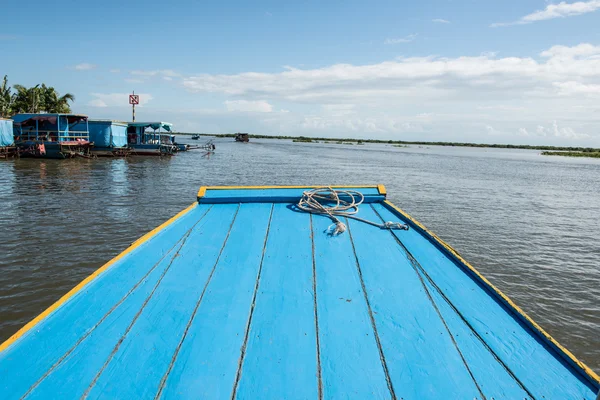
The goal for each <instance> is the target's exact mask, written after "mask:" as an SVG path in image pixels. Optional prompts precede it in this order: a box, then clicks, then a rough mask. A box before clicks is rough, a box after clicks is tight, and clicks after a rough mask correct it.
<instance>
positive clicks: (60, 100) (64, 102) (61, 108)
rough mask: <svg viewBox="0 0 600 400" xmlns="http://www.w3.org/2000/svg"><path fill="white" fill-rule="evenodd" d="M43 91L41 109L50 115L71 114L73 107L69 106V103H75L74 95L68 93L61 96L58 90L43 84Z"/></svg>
mask: <svg viewBox="0 0 600 400" xmlns="http://www.w3.org/2000/svg"><path fill="white" fill-rule="evenodd" d="M40 90H41V99H42V105H41V109H42V110H43V111H46V112H48V113H70V112H71V107H70V106H69V102H73V101H75V95H73V94H72V93H66V94H65V95H63V96H61V95H60V94H59V93H58V92H57V91H56V89H54V88H53V87H47V86H46V85H45V84H42V87H41V88H40Z"/></svg>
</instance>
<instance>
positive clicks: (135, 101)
mask: <svg viewBox="0 0 600 400" xmlns="http://www.w3.org/2000/svg"><path fill="white" fill-rule="evenodd" d="M129 104H140V96H138V95H137V94H130V95H129Z"/></svg>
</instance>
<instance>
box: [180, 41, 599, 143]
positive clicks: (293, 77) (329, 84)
mask: <svg viewBox="0 0 600 400" xmlns="http://www.w3.org/2000/svg"><path fill="white" fill-rule="evenodd" d="M182 82H183V85H184V87H185V88H187V90H188V91H190V92H191V93H197V94H198V95H199V96H200V95H203V94H205V93H214V94H219V95H222V96H225V97H226V98H225V100H227V101H226V102H225V106H226V108H227V110H230V111H237V112H246V113H249V114H248V116H247V117H248V118H256V120H254V121H255V122H256V123H257V124H258V123H259V121H260V123H261V124H263V125H260V129H261V130H263V131H264V132H269V127H271V129H272V130H273V133H277V132H282V133H286V134H303V135H307V134H308V135H310V134H312V133H315V132H316V133H319V134H327V135H332V136H335V135H340V136H343V135H344V132H346V133H347V132H356V133H355V136H361V132H363V133H364V134H365V135H366V134H372V135H374V136H378V137H385V136H388V137H389V136H390V135H413V136H411V137H412V138H414V139H419V138H421V139H426V138H431V139H433V140H441V139H443V138H444V135H446V136H445V137H446V139H447V140H464V141H469V140H471V141H481V140H482V138H485V137H490V138H493V140H494V141H506V142H511V141H512V139H515V140H525V141H527V140H531V141H535V140H538V142H537V143H539V138H540V135H539V134H537V133H536V132H537V127H538V125H539V126H542V127H543V128H544V129H546V131H544V132H547V133H546V136H543V137H544V138H545V139H544V140H546V141H547V142H549V143H556V144H561V143H565V144H568V143H569V141H571V140H577V141H579V140H588V141H594V140H596V143H597V144H600V135H599V134H600V132H598V130H597V127H598V126H599V125H600V115H599V114H597V113H594V112H587V111H586V110H587V109H583V108H581V107H582V106H583V105H586V106H588V105H589V106H590V107H592V106H593V107H595V108H592V109H598V108H599V107H600V104H599V101H600V100H598V99H600V46H594V45H591V44H581V45H578V46H573V47H567V46H553V47H551V48H549V49H546V50H545V51H543V52H541V53H540V54H538V55H532V56H530V57H527V56H524V57H510V56H505V57H498V56H497V55H496V54H495V53H484V54H482V55H476V56H459V57H451V58H448V57H437V56H429V57H404V58H398V59H395V60H391V61H384V62H381V63H376V64H369V65H351V64H335V65H330V66H325V67H323V68H315V69H299V68H294V67H285V68H284V69H283V70H282V71H281V72H276V73H261V72H243V73H239V74H230V75H218V74H199V75H195V76H187V77H186V76H184V77H182ZM265 99H269V101H268V102H267V101H266V100H265ZM272 104H273V105H276V106H277V109H281V108H283V109H285V110H291V112H289V113H284V112H275V108H274V107H273V106H272ZM253 112H269V113H270V114H269V118H260V119H259V118H258V117H252V116H251V113H253ZM549 116H550V117H551V118H552V119H551V120H549ZM236 118H237V117H236ZM552 121H556V124H557V129H554V127H553V126H554V125H553V122H552ZM486 126H490V127H492V129H493V131H490V130H489V129H488V128H486ZM520 128H523V129H525V131H527V132H528V135H525V134H524V131H522V130H520ZM452 132H454V133H455V134H456V135H457V136H455V137H453V136H452ZM556 132H558V133H556ZM316 133H315V134H316ZM490 133H491V134H493V136H489V134H490ZM469 135H471V136H469ZM586 135H587V136H586ZM363 136H364V135H363ZM392 137H398V136H392ZM457 138H460V139H457ZM490 140H492V139H490ZM560 141H562V142H561V143H559V142H560ZM596 143H594V144H596Z"/></svg>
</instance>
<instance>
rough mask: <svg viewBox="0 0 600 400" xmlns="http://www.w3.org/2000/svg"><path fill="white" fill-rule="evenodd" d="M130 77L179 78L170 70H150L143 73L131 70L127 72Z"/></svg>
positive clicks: (177, 74)
mask: <svg viewBox="0 0 600 400" xmlns="http://www.w3.org/2000/svg"><path fill="white" fill-rule="evenodd" d="M129 73H130V74H131V75H135V76H140V77H145V78H150V77H154V76H163V77H164V76H167V77H171V78H176V77H179V76H181V74H179V73H177V72H175V71H173V70H172V69H159V70H152V71H145V70H133V71H130V72H129Z"/></svg>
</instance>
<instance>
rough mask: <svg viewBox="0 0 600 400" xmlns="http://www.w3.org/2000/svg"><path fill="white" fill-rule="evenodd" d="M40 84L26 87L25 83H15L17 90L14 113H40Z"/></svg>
mask: <svg viewBox="0 0 600 400" xmlns="http://www.w3.org/2000/svg"><path fill="white" fill-rule="evenodd" d="M39 86H40V85H35V86H34V87H31V88H26V87H25V86H23V85H14V86H13V88H14V89H15V90H16V93H15V98H14V102H13V112H14V113H38V112H40V109H41V108H40V106H41V101H42V98H41V97H42V96H41V90H40V87H39Z"/></svg>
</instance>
